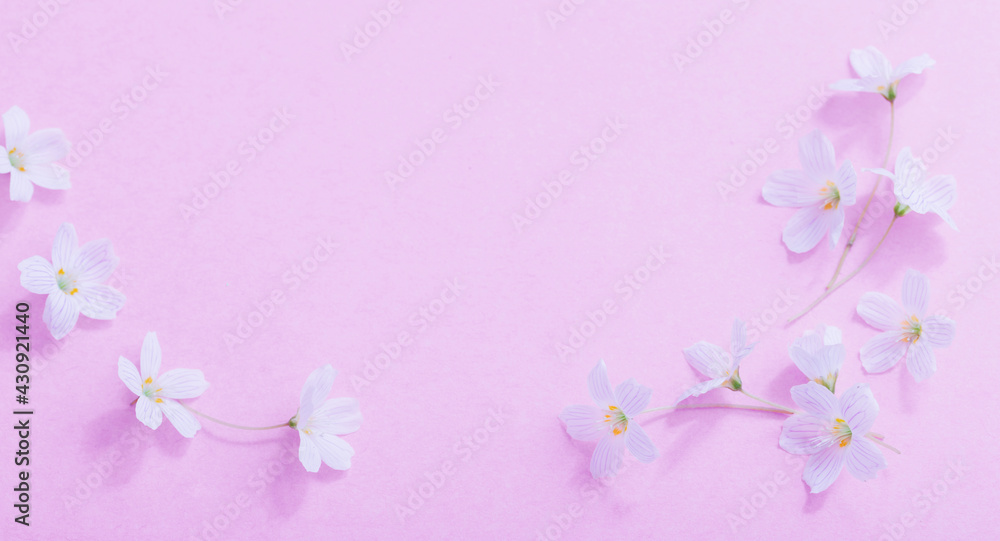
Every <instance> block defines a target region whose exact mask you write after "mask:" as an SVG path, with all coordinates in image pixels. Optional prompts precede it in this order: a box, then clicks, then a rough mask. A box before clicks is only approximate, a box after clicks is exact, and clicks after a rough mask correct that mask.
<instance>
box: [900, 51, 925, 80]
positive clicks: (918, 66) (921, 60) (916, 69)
mask: <svg viewBox="0 0 1000 541" xmlns="http://www.w3.org/2000/svg"><path fill="white" fill-rule="evenodd" d="M933 65H934V60H932V59H931V57H930V55H928V54H923V55H921V56H916V57H913V58H911V59H909V60H906V61H905V62H903V63H902V64H900V65H899V66H896V69H895V70H893V72H892V80H893V81H898V80H900V79H902V78H903V77H906V76H907V75H911V74H914V75H915V74H918V73H920V72H922V71H924V70H925V69H927V68H929V67H931V66H933Z"/></svg>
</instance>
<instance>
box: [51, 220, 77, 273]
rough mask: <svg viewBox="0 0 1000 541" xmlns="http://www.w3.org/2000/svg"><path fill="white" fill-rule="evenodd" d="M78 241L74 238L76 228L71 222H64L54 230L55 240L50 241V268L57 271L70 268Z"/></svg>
mask: <svg viewBox="0 0 1000 541" xmlns="http://www.w3.org/2000/svg"><path fill="white" fill-rule="evenodd" d="M77 246H79V243H78V242H77V239H76V228H75V227H73V224H71V223H64V224H62V225H61V226H59V231H56V240H55V241H54V242H53V243H52V268H54V269H56V272H57V273H58V272H59V270H60V269H63V270H69V269H71V268H72V264H73V259H74V255H76V250H77Z"/></svg>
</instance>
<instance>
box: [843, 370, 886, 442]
mask: <svg viewBox="0 0 1000 541" xmlns="http://www.w3.org/2000/svg"><path fill="white" fill-rule="evenodd" d="M840 414H841V415H843V419H844V420H845V421H847V426H849V427H851V433H852V434H854V436H855V437H856V438H860V437H861V436H864V435H865V434H867V433H868V431H870V430H871V429H872V425H873V424H875V418H876V417H878V402H876V401H875V396H874V395H872V390H871V388H870V387H869V386H868V384H867V383H858V384H857V385H855V386H853V387H851V388H850V389H848V390H847V392H845V393H844V394H843V395H841V397H840Z"/></svg>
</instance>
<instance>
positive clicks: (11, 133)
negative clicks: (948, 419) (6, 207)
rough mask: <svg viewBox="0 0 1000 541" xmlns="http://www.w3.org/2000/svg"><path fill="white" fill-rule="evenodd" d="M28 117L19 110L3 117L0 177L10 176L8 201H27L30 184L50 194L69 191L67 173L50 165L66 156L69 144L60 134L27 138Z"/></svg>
mask: <svg viewBox="0 0 1000 541" xmlns="http://www.w3.org/2000/svg"><path fill="white" fill-rule="evenodd" d="M30 127H31V123H30V121H29V120H28V115H27V114H26V113H25V112H24V111H23V110H21V108H20V107H17V106H14V107H11V108H10V110H8V111H7V112H6V113H4V114H3V128H4V134H5V136H6V140H5V141H4V142H5V143H6V145H7V148H4V147H0V152H2V153H3V155H4V156H6V158H7V159H3V158H0V173H10V200H11V201H31V195H32V194H33V193H34V191H35V187H34V185H33V184H32V183H34V184H37V185H39V186H41V187H42V188H48V189H50V190H68V189H69V186H70V185H69V171H68V170H66V168H65V167H63V166H61V165H58V164H56V163H54V162H56V161H58V160H61V159H63V158H65V157H66V155H67V154H69V141H67V140H66V136H65V135H63V132H62V130H58V129H55V128H49V129H45V130H39V131H36V132H35V133H32V134H31V135H28V131H29V129H30Z"/></svg>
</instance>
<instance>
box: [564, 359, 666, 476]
mask: <svg viewBox="0 0 1000 541" xmlns="http://www.w3.org/2000/svg"><path fill="white" fill-rule="evenodd" d="M587 388H588V390H589V391H590V398H591V399H592V400H593V401H594V403H595V404H597V405H596V407H595V406H569V407H567V408H566V409H564V410H563V412H562V413H561V414H560V415H559V418H560V419H561V420H562V421H563V422H564V423H566V432H567V433H569V435H570V436H571V437H572V438H573V439H577V440H583V441H591V440H598V442H597V448H595V449H594V454H593V456H591V458H590V473H591V475H593V476H594V477H595V478H598V477H609V476H612V475H615V474H617V473H618V469H619V468H620V467H621V465H622V460H623V456H624V454H625V449H626V448H627V449H628V450H629V451H630V452H631V453H632V455H634V456H635V457H636V458H637V459H639V461H640V462H644V463H649V462H652V461H653V460H655V459H656V457H658V456H659V455H660V452H659V451H658V450H657V449H656V446H655V445H653V442H652V441H651V440H650V439H649V436H648V435H646V432H645V431H644V430H643V429H642V427H641V426H639V423H638V422H637V421H635V419H634V417H635V416H636V415H638V414H639V413H641V412H642V410H643V409H644V408H645V407H646V405H648V404H649V398H650V396H652V394H653V390H652V389H650V388H649V387H643V386H642V385H639V384H638V383H636V381H635V380H634V379H629V380H628V381H624V382H622V383H621V384H619V385H618V387H617V388H616V389H615V390H614V391H612V390H611V381H610V380H609V379H608V369H607V367H605V366H604V361H601V362H600V363H598V364H597V366H595V367H594V369H593V370H591V371H590V375H589V376H588V377H587Z"/></svg>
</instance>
